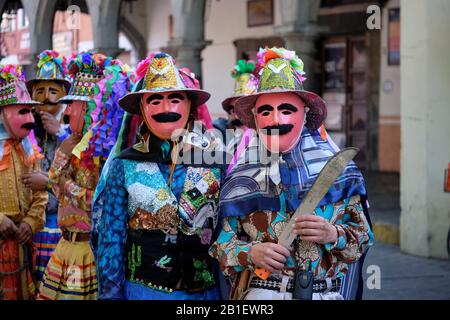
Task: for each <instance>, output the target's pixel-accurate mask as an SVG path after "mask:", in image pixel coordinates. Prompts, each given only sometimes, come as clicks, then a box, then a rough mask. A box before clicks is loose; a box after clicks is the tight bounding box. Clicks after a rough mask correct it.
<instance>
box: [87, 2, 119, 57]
mask: <svg viewBox="0 0 450 320" xmlns="http://www.w3.org/2000/svg"><path fill="white" fill-rule="evenodd" d="M86 3H87V6H88V9H89V14H90V16H91V19H92V31H93V36H94V50H95V51H97V52H101V53H103V54H105V55H107V56H111V57H116V56H117V55H119V54H120V52H121V50H120V48H119V22H120V4H121V0H86Z"/></svg>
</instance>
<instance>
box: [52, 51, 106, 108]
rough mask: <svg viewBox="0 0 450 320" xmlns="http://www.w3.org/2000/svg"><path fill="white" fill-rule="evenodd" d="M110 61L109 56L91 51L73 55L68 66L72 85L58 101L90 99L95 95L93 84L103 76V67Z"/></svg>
mask: <svg viewBox="0 0 450 320" xmlns="http://www.w3.org/2000/svg"><path fill="white" fill-rule="evenodd" d="M112 61H113V59H112V58H111V57H107V56H105V55H103V54H101V53H95V52H91V51H89V52H81V53H79V54H78V55H74V56H73V57H72V58H71V59H70V62H69V67H68V70H69V71H68V72H69V75H70V76H71V77H72V78H73V81H72V86H71V87H70V90H69V93H68V94H67V95H66V96H65V97H62V98H61V99H59V100H58V102H59V103H68V102H71V101H86V102H89V101H91V100H92V99H93V98H94V95H95V91H94V89H95V86H96V85H97V84H98V83H99V82H100V81H101V80H102V79H103V78H104V77H105V76H104V72H105V68H106V67H107V66H109V65H111V63H112Z"/></svg>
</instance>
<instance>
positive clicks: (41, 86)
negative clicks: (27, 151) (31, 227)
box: [27, 50, 70, 281]
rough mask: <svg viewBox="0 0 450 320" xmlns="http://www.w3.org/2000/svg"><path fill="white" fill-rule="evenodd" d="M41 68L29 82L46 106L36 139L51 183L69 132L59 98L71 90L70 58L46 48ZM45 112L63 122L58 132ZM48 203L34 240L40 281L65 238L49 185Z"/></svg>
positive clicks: (40, 59) (37, 115)
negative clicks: (55, 162)
mask: <svg viewBox="0 0 450 320" xmlns="http://www.w3.org/2000/svg"><path fill="white" fill-rule="evenodd" d="M37 67H38V71H37V74H36V79H33V80H29V81H28V82H27V87H28V91H29V92H30V93H32V98H33V99H35V100H36V101H39V102H41V103H42V104H43V105H41V106H38V107H37V108H36V112H35V113H34V118H35V121H36V129H35V130H34V133H35V137H36V141H37V143H38V145H39V147H40V149H41V152H42V154H43V156H44V157H43V158H42V159H41V160H40V165H41V169H42V171H43V172H42V173H35V175H37V174H41V175H42V176H43V177H44V179H46V180H47V184H48V171H49V170H50V166H51V164H52V162H53V159H54V158H55V152H56V149H57V147H58V145H59V137H63V136H64V135H66V130H67V125H63V124H61V118H62V113H63V112H64V107H65V105H63V104H61V103H58V100H59V99H60V98H62V97H63V96H65V95H66V94H67V92H68V91H69V89H70V81H68V80H67V59H66V57H64V56H63V55H61V54H59V53H58V52H56V51H51V50H46V51H44V52H42V53H41V54H40V55H39V56H38V63H37ZM41 112H46V113H47V117H50V116H51V117H53V118H54V119H55V120H56V121H57V122H59V123H60V125H59V130H58V131H57V132H56V134H53V133H49V132H48V131H47V130H46V129H45V125H44V123H45V122H44V121H47V120H44V121H43V120H42V118H41ZM47 191H48V204H47V207H46V210H45V214H46V221H45V226H44V229H43V230H42V231H40V232H38V233H37V234H36V235H35V236H34V237H33V243H34V245H35V247H36V250H37V253H36V254H37V257H36V280H37V281H40V280H41V279H42V276H43V275H44V271H45V268H46V267H47V263H48V261H49V260H50V257H51V256H52V254H53V252H54V250H55V248H56V245H57V244H58V242H59V239H60V238H61V231H60V229H59V227H58V221H57V220H58V199H57V198H56V197H55V195H54V194H53V191H52V190H51V189H49V188H47Z"/></svg>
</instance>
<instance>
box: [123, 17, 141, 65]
mask: <svg viewBox="0 0 450 320" xmlns="http://www.w3.org/2000/svg"><path fill="white" fill-rule="evenodd" d="M119 29H120V31H122V32H123V33H124V34H125V36H126V37H127V38H128V40H130V42H131V44H132V45H133V47H134V49H135V50H136V53H137V60H138V61H141V60H143V59H145V56H146V54H147V48H146V45H145V44H146V41H145V38H144V36H143V35H142V34H141V33H140V32H139V31H138V30H137V29H136V27H134V26H133V24H132V23H131V22H130V21H129V20H128V19H127V18H125V17H123V16H122V17H121V18H120V26H119Z"/></svg>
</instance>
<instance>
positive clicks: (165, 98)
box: [141, 91, 191, 140]
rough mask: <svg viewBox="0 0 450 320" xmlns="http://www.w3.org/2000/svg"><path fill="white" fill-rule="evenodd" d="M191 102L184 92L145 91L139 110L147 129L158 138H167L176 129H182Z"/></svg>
mask: <svg viewBox="0 0 450 320" xmlns="http://www.w3.org/2000/svg"><path fill="white" fill-rule="evenodd" d="M190 109H191V102H190V99H189V97H188V96H187V94H186V93H185V92H182V91H173V92H161V93H146V94H144V95H143V96H142V101H141V110H142V114H143V115H144V119H145V122H146V124H147V126H148V128H149V130H150V131H151V132H152V133H153V134H154V135H155V136H157V137H158V138H160V139H163V140H169V139H170V138H171V137H172V134H173V133H174V131H175V130H176V129H184V128H185V127H186V124H187V122H188V119H189V114H190Z"/></svg>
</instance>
